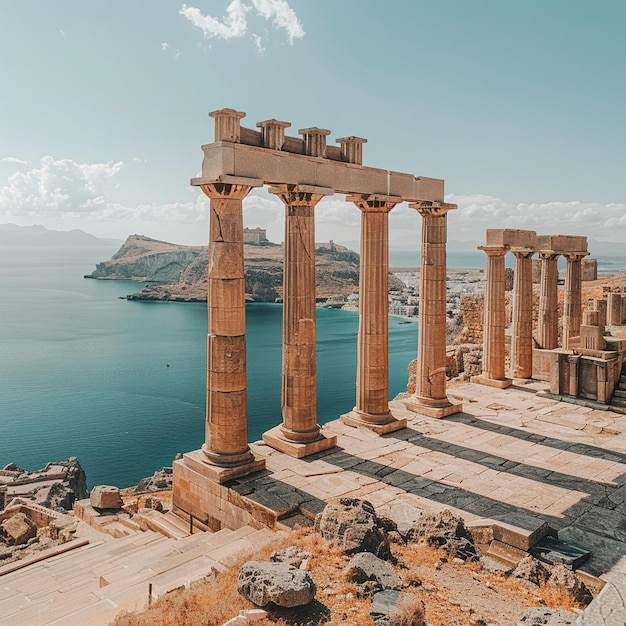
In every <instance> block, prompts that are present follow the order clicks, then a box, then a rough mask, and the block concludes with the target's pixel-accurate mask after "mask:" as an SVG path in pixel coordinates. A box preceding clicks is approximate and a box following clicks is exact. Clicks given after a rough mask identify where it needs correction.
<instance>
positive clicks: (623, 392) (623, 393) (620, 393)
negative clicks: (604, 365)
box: [613, 386, 626, 398]
mask: <svg viewBox="0 0 626 626" xmlns="http://www.w3.org/2000/svg"><path fill="white" fill-rule="evenodd" d="M613 396H617V397H618V398H626V388H625V389H622V388H621V386H620V388H619V389H616V390H615V391H614V392H613Z"/></svg>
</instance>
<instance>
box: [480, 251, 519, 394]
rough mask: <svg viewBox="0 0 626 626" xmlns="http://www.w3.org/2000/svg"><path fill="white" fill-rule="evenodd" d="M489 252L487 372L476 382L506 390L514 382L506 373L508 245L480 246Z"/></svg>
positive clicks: (485, 338) (485, 320)
mask: <svg viewBox="0 0 626 626" xmlns="http://www.w3.org/2000/svg"><path fill="white" fill-rule="evenodd" d="M479 250H484V251H485V253H486V254H487V284H486V288H485V308H484V313H483V316H484V317H483V372H482V374H481V375H480V376H474V377H473V378H472V382H476V383H480V384H481V385H489V386H490V387H499V388H500V389H504V388H505V387H509V386H510V385H511V383H512V382H513V381H512V380H511V379H510V378H506V377H505V375H504V369H505V368H504V357H505V349H504V328H505V326H506V319H505V304H504V274H505V272H504V256H505V255H506V253H507V252H508V250H509V248H508V246H480V248H479Z"/></svg>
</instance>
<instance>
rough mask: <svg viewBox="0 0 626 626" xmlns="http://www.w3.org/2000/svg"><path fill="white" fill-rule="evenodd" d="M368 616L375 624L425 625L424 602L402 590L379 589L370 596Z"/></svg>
mask: <svg viewBox="0 0 626 626" xmlns="http://www.w3.org/2000/svg"><path fill="white" fill-rule="evenodd" d="M370 617H371V618H372V619H373V620H374V624H376V626H399V625H405V624H406V625H409V624H410V625H411V626H425V623H426V622H425V621H424V604H423V602H421V601H420V600H418V599H417V597H416V596H414V595H413V594H410V593H405V592H404V591H393V590H385V591H380V592H379V593H377V594H376V595H375V596H374V597H373V598H372V604H371V606H370Z"/></svg>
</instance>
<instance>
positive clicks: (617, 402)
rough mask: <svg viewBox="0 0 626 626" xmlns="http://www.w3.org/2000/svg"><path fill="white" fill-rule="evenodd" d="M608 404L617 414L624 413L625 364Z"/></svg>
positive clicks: (625, 411) (625, 400) (625, 396)
mask: <svg viewBox="0 0 626 626" xmlns="http://www.w3.org/2000/svg"><path fill="white" fill-rule="evenodd" d="M610 404H611V406H612V407H615V409H617V411H618V412H619V413H626V364H624V365H623V366H622V371H621V373H620V377H619V381H618V382H617V385H616V387H615V391H614V392H613V397H612V398H611V402H610Z"/></svg>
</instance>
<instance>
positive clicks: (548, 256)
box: [538, 250, 561, 261]
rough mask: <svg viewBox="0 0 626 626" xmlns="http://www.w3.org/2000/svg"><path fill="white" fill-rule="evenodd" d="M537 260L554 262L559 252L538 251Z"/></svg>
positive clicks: (559, 254)
mask: <svg viewBox="0 0 626 626" xmlns="http://www.w3.org/2000/svg"><path fill="white" fill-rule="evenodd" d="M538 252H539V258H540V259H545V260H546V261H556V259H558V258H559V257H560V256H561V253H560V252H557V251H556V250H539V251H538Z"/></svg>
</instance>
